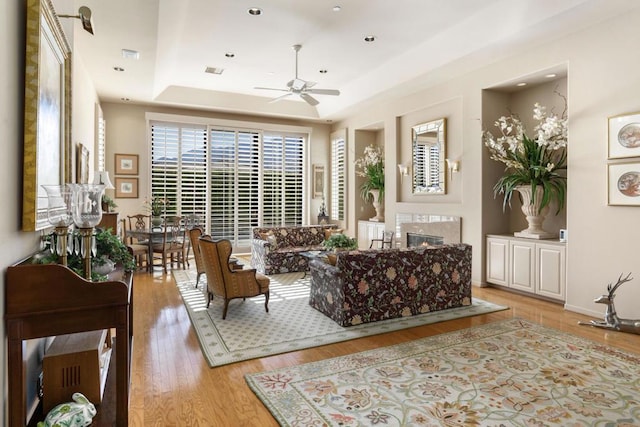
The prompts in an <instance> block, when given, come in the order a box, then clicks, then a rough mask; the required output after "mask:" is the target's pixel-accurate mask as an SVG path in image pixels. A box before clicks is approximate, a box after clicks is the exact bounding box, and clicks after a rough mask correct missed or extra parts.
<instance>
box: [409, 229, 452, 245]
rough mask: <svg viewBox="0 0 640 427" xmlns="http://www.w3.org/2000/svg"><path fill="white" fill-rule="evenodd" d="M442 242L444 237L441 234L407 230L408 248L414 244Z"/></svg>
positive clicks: (439, 243) (440, 243) (436, 243)
mask: <svg viewBox="0 0 640 427" xmlns="http://www.w3.org/2000/svg"><path fill="white" fill-rule="evenodd" d="M443 243H444V238H443V237H442V236H432V235H429V234H421V233H411V232H407V247H408V248H415V247H416V246H431V245H442V244H443Z"/></svg>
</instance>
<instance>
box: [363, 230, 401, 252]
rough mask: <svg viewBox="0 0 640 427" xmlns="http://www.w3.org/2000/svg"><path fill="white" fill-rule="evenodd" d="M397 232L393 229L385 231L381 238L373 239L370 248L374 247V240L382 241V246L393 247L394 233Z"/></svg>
mask: <svg viewBox="0 0 640 427" xmlns="http://www.w3.org/2000/svg"><path fill="white" fill-rule="evenodd" d="M394 234H395V232H393V231H383V232H382V236H381V237H380V238H379V239H371V244H370V245H369V249H371V248H372V247H373V243H374V242H380V248H385V247H387V248H392V247H393V235H394Z"/></svg>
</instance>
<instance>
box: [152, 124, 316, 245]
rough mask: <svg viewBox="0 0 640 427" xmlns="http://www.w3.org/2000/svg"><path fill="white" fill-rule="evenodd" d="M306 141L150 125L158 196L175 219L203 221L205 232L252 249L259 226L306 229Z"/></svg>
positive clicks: (230, 130)
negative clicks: (168, 205)
mask: <svg viewBox="0 0 640 427" xmlns="http://www.w3.org/2000/svg"><path fill="white" fill-rule="evenodd" d="M306 138H307V136H306V135H304V134H287V133H280V132H264V133H263V132H260V131H252V130H240V129H233V128H221V127H216V126H209V127H207V126H193V125H182V124H172V123H161V122H151V151H152V155H151V157H152V165H151V190H152V195H153V196H154V197H167V198H168V199H169V200H171V201H172V203H171V208H170V209H169V211H168V213H169V214H177V215H182V216H186V215H189V214H196V215H199V216H200V217H201V218H202V220H203V222H204V224H205V232H207V233H209V234H211V235H212V237H214V238H216V239H228V240H230V241H231V242H232V244H233V245H234V247H248V246H249V245H250V243H251V239H252V235H251V230H252V228H253V227H256V226H261V225H265V226H275V225H302V224H303V218H304V216H303V211H304V209H303V205H304V199H303V196H304V194H303V190H304V188H305V187H304V177H305V173H304V167H305V162H304V158H305V150H306Z"/></svg>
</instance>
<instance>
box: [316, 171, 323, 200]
mask: <svg viewBox="0 0 640 427" xmlns="http://www.w3.org/2000/svg"><path fill="white" fill-rule="evenodd" d="M323 194H324V166H322V165H313V197H314V198H316V197H322V196H323Z"/></svg>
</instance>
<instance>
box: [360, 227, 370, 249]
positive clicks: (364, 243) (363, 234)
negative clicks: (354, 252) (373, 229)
mask: <svg viewBox="0 0 640 427" xmlns="http://www.w3.org/2000/svg"><path fill="white" fill-rule="evenodd" d="M368 247H369V230H368V228H367V221H358V248H360V249H365V248H368Z"/></svg>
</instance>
